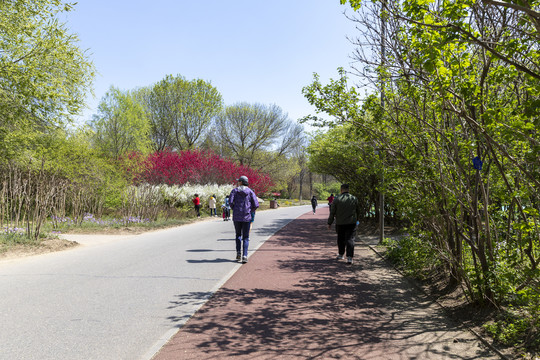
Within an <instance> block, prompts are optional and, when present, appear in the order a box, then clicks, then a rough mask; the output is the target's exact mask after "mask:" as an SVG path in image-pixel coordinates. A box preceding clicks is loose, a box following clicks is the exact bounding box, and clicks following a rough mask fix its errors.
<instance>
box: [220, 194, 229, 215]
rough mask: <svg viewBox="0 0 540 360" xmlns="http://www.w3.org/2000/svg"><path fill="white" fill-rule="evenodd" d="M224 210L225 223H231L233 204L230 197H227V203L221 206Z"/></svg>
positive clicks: (224, 202)
mask: <svg viewBox="0 0 540 360" xmlns="http://www.w3.org/2000/svg"><path fill="white" fill-rule="evenodd" d="M221 208H222V209H223V221H229V220H230V218H231V203H230V202H229V195H227V196H225V201H223V205H221Z"/></svg>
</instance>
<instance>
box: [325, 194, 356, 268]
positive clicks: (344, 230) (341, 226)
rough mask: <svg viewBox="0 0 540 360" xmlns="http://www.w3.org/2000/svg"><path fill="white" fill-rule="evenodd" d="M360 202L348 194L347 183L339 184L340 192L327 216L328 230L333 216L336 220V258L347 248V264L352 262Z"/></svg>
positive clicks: (340, 256) (341, 257)
mask: <svg viewBox="0 0 540 360" xmlns="http://www.w3.org/2000/svg"><path fill="white" fill-rule="evenodd" d="M360 212H361V209H360V202H359V201H358V199H357V198H356V196H354V195H351V194H349V185H348V184H343V185H341V194H340V195H338V196H336V197H335V199H333V201H332V205H331V206H330V216H328V230H330V229H331V228H332V223H333V222H334V218H335V220H336V232H337V244H338V256H337V259H338V260H342V259H343V255H344V254H345V249H346V250H347V264H352V263H353V257H354V238H355V236H356V225H357V224H358V219H359V218H360Z"/></svg>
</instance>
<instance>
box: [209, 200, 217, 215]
mask: <svg viewBox="0 0 540 360" xmlns="http://www.w3.org/2000/svg"><path fill="white" fill-rule="evenodd" d="M216 203H217V201H216V195H212V196H210V199H209V200H208V207H209V208H210V216H217V212H216Z"/></svg>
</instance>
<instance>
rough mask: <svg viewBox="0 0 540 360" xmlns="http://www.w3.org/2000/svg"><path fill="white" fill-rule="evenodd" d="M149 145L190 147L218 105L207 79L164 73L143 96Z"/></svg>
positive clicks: (217, 96)
mask: <svg viewBox="0 0 540 360" xmlns="http://www.w3.org/2000/svg"><path fill="white" fill-rule="evenodd" d="M143 100H144V101H143V104H144V105H145V108H146V111H147V113H148V118H149V120H150V124H151V138H152V141H153V148H154V149H155V150H157V151H161V150H163V149H165V148H168V147H169V148H175V149H177V150H185V149H193V148H195V147H196V146H197V145H199V143H200V142H201V141H202V140H203V139H204V135H205V134H206V133H207V130H208V129H209V128H210V125H211V123H212V120H213V119H214V117H215V116H216V115H217V114H218V113H219V112H220V111H221V109H222V97H221V94H220V93H219V91H218V90H217V89H216V88H215V87H213V86H212V84H210V83H209V82H206V81H204V80H201V79H194V80H186V79H185V78H184V77H182V76H180V75H177V76H175V77H174V76H172V75H167V76H166V77H165V78H164V79H163V80H161V81H159V82H158V83H156V84H155V85H153V86H152V87H151V89H150V90H149V91H147V92H146V94H145V95H144V96H143Z"/></svg>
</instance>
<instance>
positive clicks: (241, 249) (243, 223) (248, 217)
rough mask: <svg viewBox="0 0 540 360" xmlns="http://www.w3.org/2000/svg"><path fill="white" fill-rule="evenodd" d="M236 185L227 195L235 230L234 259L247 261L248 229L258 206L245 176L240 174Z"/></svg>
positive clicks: (255, 196)
mask: <svg viewBox="0 0 540 360" xmlns="http://www.w3.org/2000/svg"><path fill="white" fill-rule="evenodd" d="M236 181H237V186H236V188H234V189H233V190H232V191H231V194H230V195H229V203H230V205H231V209H232V212H233V216H232V219H233V223H234V229H235V232H236V234H235V235H236V260H238V261H242V263H243V264H245V263H247V255H248V247H249V230H250V228H251V223H252V222H253V221H254V220H255V210H256V209H257V208H258V207H259V201H258V200H257V195H255V193H254V192H253V190H251V189H250V188H249V187H248V185H249V181H248V178H247V177H246V176H240V177H239V178H238V179H236Z"/></svg>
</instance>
